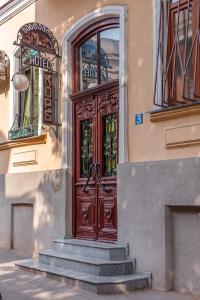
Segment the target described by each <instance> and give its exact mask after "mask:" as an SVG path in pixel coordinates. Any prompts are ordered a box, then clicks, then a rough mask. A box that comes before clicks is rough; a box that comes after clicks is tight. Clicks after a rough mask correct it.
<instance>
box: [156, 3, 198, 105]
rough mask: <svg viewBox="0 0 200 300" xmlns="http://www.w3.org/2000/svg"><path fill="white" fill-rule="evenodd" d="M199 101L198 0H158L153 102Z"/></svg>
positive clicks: (171, 103)
mask: <svg viewBox="0 0 200 300" xmlns="http://www.w3.org/2000/svg"><path fill="white" fill-rule="evenodd" d="M199 101H200V0H161V1H160V18H159V34H158V45H157V59H156V75H155V86H154V104H155V105H158V106H161V107H172V106H180V105H185V104H186V105H188V104H193V103H197V102H199Z"/></svg>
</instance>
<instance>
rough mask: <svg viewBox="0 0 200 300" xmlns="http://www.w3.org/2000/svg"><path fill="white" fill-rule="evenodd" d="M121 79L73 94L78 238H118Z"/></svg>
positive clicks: (106, 239) (110, 239) (112, 239)
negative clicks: (119, 85)
mask: <svg viewBox="0 0 200 300" xmlns="http://www.w3.org/2000/svg"><path fill="white" fill-rule="evenodd" d="M118 99H119V88H118V81H115V82H113V83H110V84H106V85H104V86H101V87H100V88H95V89H92V90H90V91H89V92H84V93H79V94H77V95H76V96H74V97H72V100H73V110H74V126H73V131H74V153H75V155H74V180H73V186H74V204H75V205H74V209H75V216H74V217H75V236H76V237H77V238H83V239H92V240H101V241H114V240H116V239H117V181H116V180H117V178H116V175H117V170H116V168H117V158H118V107H119V105H118Z"/></svg>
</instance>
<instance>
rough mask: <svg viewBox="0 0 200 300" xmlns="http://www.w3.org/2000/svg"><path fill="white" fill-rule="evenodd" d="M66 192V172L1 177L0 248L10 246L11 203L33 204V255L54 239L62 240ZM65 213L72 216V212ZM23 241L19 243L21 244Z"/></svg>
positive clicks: (56, 171) (57, 171) (21, 237)
mask: <svg viewBox="0 0 200 300" xmlns="http://www.w3.org/2000/svg"><path fill="white" fill-rule="evenodd" d="M65 193H66V171H65V170H54V171H46V172H32V173H29V174H27V173H21V174H7V175H5V176H4V175H1V176H0V207H1V209H0V219H1V226H0V247H3V248H9V247H10V239H11V233H12V232H11V230H12V229H11V223H12V220H11V205H12V204H24V203H25V204H32V205H33V224H32V227H33V251H34V252H37V251H38V250H39V249H43V248H48V247H49V246H50V244H51V242H52V240H53V239H55V238H58V237H59V236H60V237H64V235H65V220H66V218H67V216H66V211H65ZM68 213H69V215H70V216H71V212H68ZM28 216H29V214H27V216H25V218H28ZM18 222H19V220H18ZM22 222H24V220H22ZM27 222H28V223H30V220H29V219H27ZM68 222H69V220H68ZM29 225H30V224H29ZM18 238H20V239H23V236H22V235H21V236H20V237H18ZM24 242H25V241H22V244H23V245H24ZM29 247H30V245H29Z"/></svg>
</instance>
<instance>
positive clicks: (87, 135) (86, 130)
mask: <svg viewBox="0 0 200 300" xmlns="http://www.w3.org/2000/svg"><path fill="white" fill-rule="evenodd" d="M91 163H92V119H88V120H83V121H81V122H80V177H88V171H89V167H90V164H91Z"/></svg>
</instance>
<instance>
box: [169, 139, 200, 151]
mask: <svg viewBox="0 0 200 300" xmlns="http://www.w3.org/2000/svg"><path fill="white" fill-rule="evenodd" d="M195 146H200V140H194V141H192V140H191V141H186V142H174V143H170V144H167V145H166V148H167V149H178V148H186V147H195Z"/></svg>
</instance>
